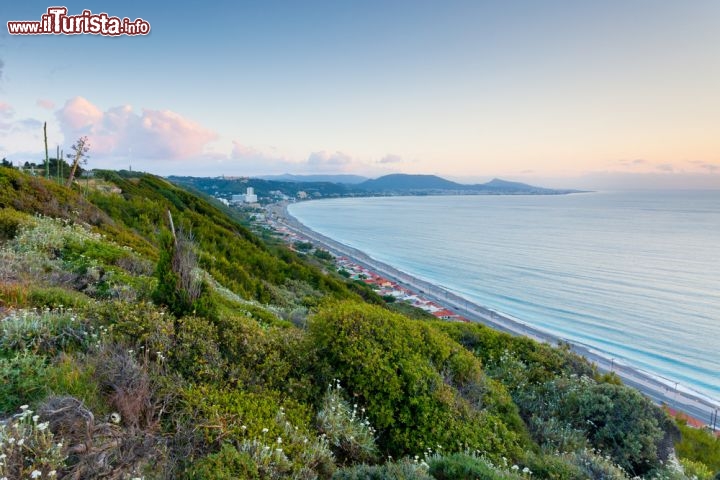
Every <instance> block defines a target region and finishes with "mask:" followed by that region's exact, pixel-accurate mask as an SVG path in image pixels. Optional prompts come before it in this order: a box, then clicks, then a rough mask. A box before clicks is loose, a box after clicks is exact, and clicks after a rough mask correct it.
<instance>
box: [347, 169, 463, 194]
mask: <svg viewBox="0 0 720 480" xmlns="http://www.w3.org/2000/svg"><path fill="white" fill-rule="evenodd" d="M357 187H358V188H362V189H364V190H369V191H371V192H380V191H416V190H461V189H463V185H461V184H459V183H455V182H451V181H450V180H446V179H444V178H441V177H438V176H436V175H407V174H404V173H393V174H390V175H385V176H383V177H380V178H376V179H374V180H367V181H365V182H362V183H360V184H358V186H357Z"/></svg>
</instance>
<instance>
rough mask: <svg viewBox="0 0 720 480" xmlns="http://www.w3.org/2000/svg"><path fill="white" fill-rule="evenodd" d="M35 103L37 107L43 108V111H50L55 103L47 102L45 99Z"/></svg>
mask: <svg viewBox="0 0 720 480" xmlns="http://www.w3.org/2000/svg"><path fill="white" fill-rule="evenodd" d="M36 103H37V106H38V107H40V108H44V109H45V110H52V109H54V108H55V102H53V101H52V100H47V99H45V98H40V99H38V101H37V102H36Z"/></svg>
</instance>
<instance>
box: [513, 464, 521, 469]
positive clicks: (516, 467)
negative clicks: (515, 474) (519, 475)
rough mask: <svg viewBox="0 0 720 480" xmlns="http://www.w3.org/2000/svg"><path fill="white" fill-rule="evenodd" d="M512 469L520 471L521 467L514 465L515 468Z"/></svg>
mask: <svg viewBox="0 0 720 480" xmlns="http://www.w3.org/2000/svg"><path fill="white" fill-rule="evenodd" d="M512 469H513V470H519V469H520V467H518V466H517V465H513V466H512Z"/></svg>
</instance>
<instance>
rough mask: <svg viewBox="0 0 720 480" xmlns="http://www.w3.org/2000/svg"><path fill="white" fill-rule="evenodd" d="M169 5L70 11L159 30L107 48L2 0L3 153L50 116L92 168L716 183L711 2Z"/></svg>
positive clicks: (126, 2) (52, 134)
mask: <svg viewBox="0 0 720 480" xmlns="http://www.w3.org/2000/svg"><path fill="white" fill-rule="evenodd" d="M160 3H161V2H147V1H138V0H123V1H119V0H115V1H102V2H100V1H96V0H85V1H82V2H77V1H74V0H73V1H70V2H64V3H62V5H64V6H66V7H67V8H68V11H69V13H70V14H80V13H81V12H82V10H83V9H89V10H92V12H93V13H101V12H106V13H108V14H109V15H111V16H118V17H129V18H130V19H131V20H132V19H136V18H138V17H142V18H143V19H144V20H146V21H148V22H149V23H150V25H151V29H152V30H151V33H150V34H149V35H148V36H137V37H127V36H123V37H115V38H111V37H102V36H96V35H75V36H66V35H38V36H14V35H9V34H8V31H7V26H6V22H7V21H11V20H40V17H41V15H42V14H44V13H46V10H47V8H48V7H50V6H52V5H55V4H49V3H42V2H38V1H36V0H28V1H23V2H18V1H15V2H3V6H2V8H1V9H0V20H2V34H1V35H0V62H1V63H0V65H1V66H0V156H2V157H7V158H8V159H9V160H12V161H14V162H15V163H17V162H24V161H26V160H31V161H37V160H39V159H40V158H42V157H43V156H44V153H42V150H43V146H42V123H43V122H48V135H49V143H50V146H51V150H52V151H54V150H55V145H56V144H59V145H60V146H61V147H64V149H65V151H68V147H69V146H70V144H72V142H73V141H74V140H75V139H77V138H78V137H79V136H81V135H87V136H89V137H90V142H91V158H90V163H89V166H90V167H91V168H92V167H95V168H127V167H128V166H129V165H132V167H133V169H137V170H145V171H149V172H153V173H158V174H163V175H165V174H187V175H202V176H215V175H221V174H225V175H258V174H272V173H284V172H290V173H295V174H302V173H357V174H362V175H368V176H378V175H381V174H385V173H391V172H406V173H432V174H440V175H444V176H449V177H451V178H454V179H463V178H466V179H470V180H482V179H489V178H491V177H494V176H500V177H503V178H508V179H519V180H526V181H534V182H536V183H537V182H541V183H544V184H548V185H550V186H555V185H566V186H568V187H573V186H575V185H576V184H577V183H583V182H584V184H583V185H578V186H587V185H590V186H592V183H593V182H596V185H602V184H603V182H605V183H607V184H608V185H610V186H612V184H613V182H616V183H617V184H618V185H622V184H627V185H633V184H643V185H649V186H653V185H655V186H674V187H683V186H687V187H705V188H707V187H710V188H720V2H718V1H717V0H694V1H691V2H683V1H650V0H645V1H643V0H636V1H628V0H610V1H604V2H591V1H571V0H567V1H538V0H533V1H504V0H503V1H499V0H498V1H482V0H472V1H453V0H451V1H447V2H441V1H424V0H413V1H392V0H387V1H380V0H377V1H375V0H368V1H351V0H327V1H304V0H287V1H253V2H249V1H248V2H242V1H215V2H213V1H208V2H199V1H198V2H173V3H170V2H162V3H165V5H164V6H162V7H161V6H160V5H159V4H160ZM210 6H212V7H210ZM623 182H624V183H623Z"/></svg>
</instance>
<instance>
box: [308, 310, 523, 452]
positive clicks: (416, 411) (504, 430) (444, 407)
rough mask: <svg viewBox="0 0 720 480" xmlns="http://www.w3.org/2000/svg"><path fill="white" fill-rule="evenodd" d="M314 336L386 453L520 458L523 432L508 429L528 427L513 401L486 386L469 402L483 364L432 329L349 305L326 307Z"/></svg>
mask: <svg viewBox="0 0 720 480" xmlns="http://www.w3.org/2000/svg"><path fill="white" fill-rule="evenodd" d="M310 333H311V336H312V339H313V342H314V343H315V345H316V347H317V349H318V357H319V359H320V361H321V362H325V363H326V365H327V368H328V369H329V370H330V371H332V372H333V374H334V375H335V376H336V377H337V378H338V379H340V381H341V382H342V383H343V384H344V385H346V386H347V387H346V388H347V389H348V391H349V392H350V394H351V395H353V396H356V397H357V399H358V402H359V403H362V404H364V405H365V406H366V408H367V414H368V418H369V419H370V421H371V423H372V424H373V425H375V427H376V428H377V430H378V434H379V438H378V441H379V445H380V447H381V449H383V450H385V451H387V452H388V453H390V454H392V455H393V456H402V455H403V454H407V453H417V452H421V451H424V449H425V448H426V447H428V446H435V445H438V444H440V445H442V446H443V447H444V448H447V449H448V450H457V449H463V448H466V447H470V448H476V449H479V450H481V451H484V452H487V453H488V454H489V455H496V456H498V455H501V454H509V455H512V454H517V453H518V451H519V446H520V444H521V440H520V438H521V432H518V431H514V430H512V429H511V428H509V427H508V425H521V422H520V420H519V419H518V418H517V414H516V413H514V418H513V408H512V406H511V403H510V402H509V398H508V397H505V398H504V399H503V398H498V397H495V396H494V393H497V392H496V391H493V390H492V389H487V390H486V389H482V388H481V389H479V390H478V389H474V388H471V389H470V392H472V393H471V398H463V395H462V394H461V392H460V389H461V388H463V386H467V385H469V384H470V383H477V384H479V385H482V384H483V383H484V379H483V377H482V373H481V369H480V366H479V363H478V362H477V361H476V360H469V361H467V362H458V361H454V356H456V355H457V356H463V355H467V356H468V358H469V359H471V358H472V357H471V356H469V354H468V353H467V352H464V350H463V349H462V348H461V347H460V346H459V345H457V344H456V343H455V342H453V341H452V340H450V339H449V338H447V337H445V336H444V335H442V334H440V333H438V332H435V331H434V330H432V329H431V327H429V326H427V325H424V324H422V323H417V322H413V323H411V321H410V320H408V319H406V318H405V317H402V316H400V315H397V314H393V313H391V312H388V311H387V310H385V309H383V308H380V307H375V306H369V305H366V304H357V303H352V302H344V303H335V304H331V305H328V306H326V307H325V308H323V309H322V310H320V312H319V313H318V314H317V315H315V316H314V317H313V318H312V319H311V322H310ZM463 352H464V353H463ZM506 401H507V402H508V403H510V404H509V405H506V403H505V402H506ZM500 405H502V406H503V407H507V408H496V407H499V406H500ZM486 406H488V407H490V408H484V407H486ZM501 410H503V411H501Z"/></svg>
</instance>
